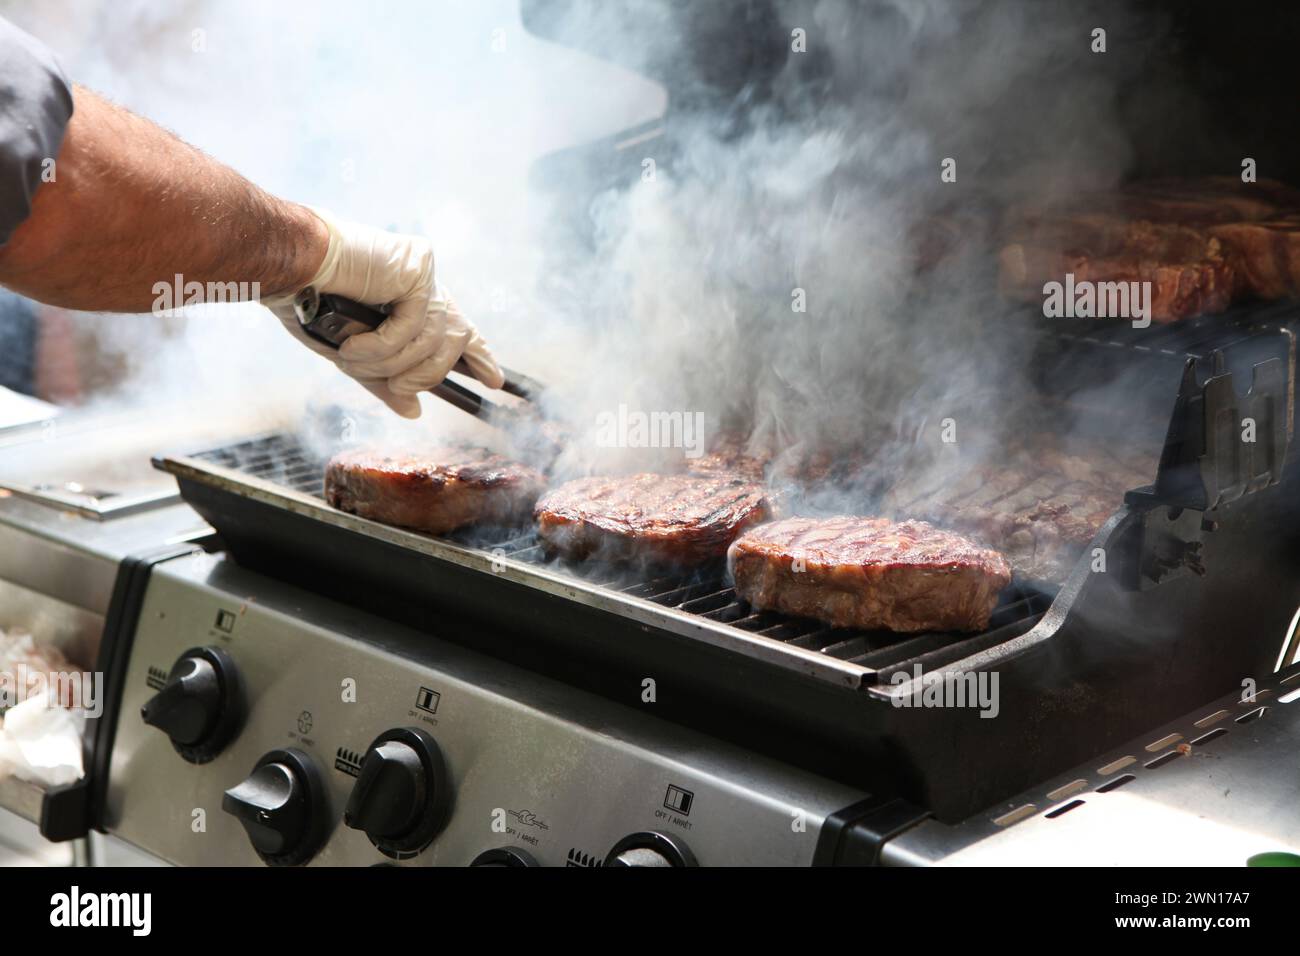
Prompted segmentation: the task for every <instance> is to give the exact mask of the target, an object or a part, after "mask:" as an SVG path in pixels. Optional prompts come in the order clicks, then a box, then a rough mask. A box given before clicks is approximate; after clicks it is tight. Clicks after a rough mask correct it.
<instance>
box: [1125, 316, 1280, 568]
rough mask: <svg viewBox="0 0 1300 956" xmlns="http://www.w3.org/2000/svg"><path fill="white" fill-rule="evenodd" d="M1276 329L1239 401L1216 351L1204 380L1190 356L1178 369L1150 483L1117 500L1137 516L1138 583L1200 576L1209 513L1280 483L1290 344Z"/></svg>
mask: <svg viewBox="0 0 1300 956" xmlns="http://www.w3.org/2000/svg"><path fill="white" fill-rule="evenodd" d="M1278 332H1279V334H1278V336H1277V338H1276V339H1275V340H1274V341H1275V343H1276V351H1277V353H1278V354H1275V355H1274V356H1273V357H1271V358H1268V359H1265V360H1264V361H1261V362H1258V363H1256V364H1254V365H1253V366H1252V368H1251V383H1250V389H1249V391H1247V392H1246V394H1245V395H1244V396H1241V397H1238V395H1237V392H1236V389H1235V387H1234V383H1233V375H1232V373H1231V372H1229V371H1228V369H1227V363H1226V360H1225V357H1224V353H1223V352H1222V351H1215V352H1213V353H1212V354H1211V355H1210V357H1209V364H1210V370H1209V374H1208V375H1207V377H1206V378H1205V381H1204V382H1202V381H1200V376H1199V375H1198V361H1197V359H1195V358H1189V359H1188V360H1187V363H1186V365H1185V366H1184V367H1183V375H1182V380H1181V382H1180V383H1179V388H1178V397H1177V399H1176V401H1175V402H1174V411H1173V415H1172V417H1171V419H1170V422H1169V430H1168V432H1167V433H1166V437H1165V444H1164V449H1163V450H1162V452H1161V455H1160V465H1159V467H1158V469H1157V471H1156V480H1155V483H1154V484H1153V485H1148V486H1146V487H1143V488H1138V489H1135V490H1133V491H1130V492H1129V493H1128V494H1127V495H1126V496H1125V502H1126V503H1127V504H1128V505H1129V506H1130V507H1131V508H1133V509H1134V510H1135V511H1137V512H1139V513H1140V514H1141V516H1142V525H1141V530H1140V533H1139V541H1138V551H1137V554H1138V577H1139V580H1138V582H1137V583H1138V586H1140V587H1150V586H1153V585H1155V584H1159V583H1160V582H1162V581H1164V580H1166V579H1168V578H1170V577H1174V576H1182V575H1185V574H1187V573H1194V574H1198V575H1202V574H1205V566H1204V565H1203V564H1202V563H1201V535H1202V533H1203V532H1205V531H1213V530H1214V529H1215V528H1216V527H1217V522H1216V521H1215V519H1214V518H1212V517H1210V514H1212V513H1213V512H1214V511H1215V509H1217V508H1219V507H1220V506H1221V505H1224V504H1228V503H1230V502H1233V501H1236V500H1237V499H1239V498H1241V497H1242V496H1243V495H1247V494H1252V493H1254V492H1257V491H1260V490H1262V489H1264V488H1267V487H1268V486H1270V485H1274V484H1277V483H1278V482H1279V481H1281V479H1282V469H1283V465H1284V462H1285V461H1286V454H1287V448H1288V445H1289V443H1290V439H1291V433H1292V428H1293V424H1292V418H1293V409H1294V401H1295V339H1294V336H1293V335H1292V333H1291V332H1290V331H1289V330H1286V329H1279V330H1278Z"/></svg>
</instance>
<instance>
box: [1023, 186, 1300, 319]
mask: <svg viewBox="0 0 1300 956" xmlns="http://www.w3.org/2000/svg"><path fill="white" fill-rule="evenodd" d="M1298 216H1300V191H1297V190H1294V189H1291V188H1290V187H1287V186H1284V185H1282V184H1281V183H1277V182H1269V181H1261V182H1258V183H1251V184H1243V183H1242V182H1240V180H1238V179H1237V178H1236V177H1230V176H1229V177H1202V178H1200V179H1187V180H1159V181H1155V182H1149V183H1139V184H1135V185H1131V186H1128V187H1125V188H1124V189H1123V190H1121V191H1120V192H1117V193H1103V194H1097V193H1092V194H1089V195H1086V196H1082V197H1079V198H1078V199H1077V200H1075V201H1072V202H1071V203H1069V204H1066V205H1058V206H1055V207H1040V208H1035V207H1032V206H1023V207H1019V208H1016V209H1013V210H1012V211H1011V213H1010V215H1009V216H1008V218H1007V223H1008V224H1007V226H1006V232H1007V237H1008V243H1007V245H1006V246H1005V247H1004V248H1003V249H1002V253H1001V256H1000V267H1001V272H1000V285H1001V288H1002V291H1003V294H1004V295H1006V296H1008V297H1009V298H1015V299H1020V300H1024V301H1032V302H1041V301H1042V296H1043V285H1044V284H1045V283H1047V282H1050V281H1057V282H1059V281H1062V279H1063V277H1064V275H1065V274H1066V273H1067V272H1068V273H1073V275H1074V277H1075V282H1076V283H1078V282H1079V281H1082V280H1085V279H1086V280H1090V281H1093V282H1098V283H1101V282H1135V281H1136V282H1150V283H1151V299H1152V318H1153V319H1154V320H1155V321H1157V322H1172V321H1175V320H1178V319H1181V318H1185V317H1187V316H1192V315H1198V314H1202V313H1213V312H1221V311H1223V310H1224V309H1226V308H1227V307H1228V306H1229V305H1230V304H1231V303H1232V302H1234V301H1237V300H1238V299H1240V298H1242V297H1247V296H1254V297H1256V298H1260V299H1278V298H1282V297H1284V296H1288V295H1297V294H1300V220H1298V219H1297V217H1298Z"/></svg>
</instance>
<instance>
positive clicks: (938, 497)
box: [883, 440, 1155, 583]
mask: <svg viewBox="0 0 1300 956" xmlns="http://www.w3.org/2000/svg"><path fill="white" fill-rule="evenodd" d="M1154 474H1155V462H1154V459H1152V460H1149V461H1148V460H1147V459H1146V458H1145V457H1144V456H1141V455H1129V456H1125V457H1120V456H1117V455H1114V454H1112V453H1110V452H1108V451H1107V450H1105V449H1103V448H1095V449H1092V450H1091V452H1090V454H1089V456H1088V457H1087V458H1083V457H1079V456H1075V455H1067V454H1063V453H1062V452H1060V451H1057V450H1054V449H1051V448H1050V447H1047V446H1046V440H1044V446H1043V447H1037V448H1033V449H1008V451H1007V456H1006V460H1004V461H1000V462H998V463H997V464H992V465H986V466H983V467H963V468H962V469H961V470H960V473H950V472H948V471H947V470H946V469H935V470H934V471H933V472H932V473H931V474H929V475H928V476H927V477H926V478H925V479H923V480H921V481H919V482H917V481H910V480H909V481H903V482H900V483H899V484H898V485H896V486H895V487H894V488H892V489H891V490H890V492H889V493H888V494H887V495H886V496H885V500H884V507H883V510H884V512H885V513H886V514H892V515H895V516H907V517H917V518H921V519H924V520H926V521H933V522H934V523H935V524H938V525H941V526H942V527H945V528H951V529H953V530H955V531H958V532H961V533H962V534H966V535H969V536H970V537H972V538H973V539H975V540H976V541H979V542H980V543H981V544H984V545H987V546H988V547H991V548H995V549H996V550H997V551H998V552H999V553H1001V554H1003V555H1005V556H1006V559H1007V561H1009V562H1010V564H1011V567H1012V568H1013V569H1014V570H1015V572H1016V574H1017V575H1018V576H1020V577H1022V578H1026V579H1030V580H1036V581H1044V582H1051V583H1059V582H1061V581H1063V580H1064V579H1065V577H1066V576H1067V575H1068V574H1069V573H1070V571H1071V569H1072V568H1073V567H1074V564H1075V562H1076V561H1077V560H1078V559H1079V556H1080V555H1081V554H1082V552H1083V550H1084V548H1085V547H1086V546H1087V545H1088V543H1089V542H1090V541H1092V539H1093V537H1094V536H1095V535H1096V534H1097V532H1098V531H1099V530H1101V526H1102V525H1103V524H1105V522H1106V519H1108V518H1109V517H1110V516H1111V515H1112V514H1114V512H1115V510H1116V509H1117V508H1118V507H1119V506H1120V504H1121V503H1122V502H1123V499H1124V492H1125V491H1127V490H1129V489H1130V488H1136V487H1139V486H1141V485H1143V484H1146V483H1148V482H1150V481H1151V479H1152V477H1153V476H1154Z"/></svg>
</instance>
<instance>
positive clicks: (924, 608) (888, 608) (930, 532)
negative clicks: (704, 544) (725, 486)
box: [727, 517, 1011, 631]
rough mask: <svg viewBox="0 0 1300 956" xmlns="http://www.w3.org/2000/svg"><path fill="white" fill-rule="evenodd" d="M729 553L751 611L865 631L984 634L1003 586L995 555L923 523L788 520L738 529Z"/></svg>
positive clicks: (1006, 572) (1006, 578)
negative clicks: (768, 611)
mask: <svg viewBox="0 0 1300 956" xmlns="http://www.w3.org/2000/svg"><path fill="white" fill-rule="evenodd" d="M727 559H728V564H729V566H730V569H731V573H732V576H733V577H734V578H735V584H736V592H737V593H738V594H740V596H741V597H743V598H744V599H745V600H746V601H748V602H749V603H750V604H752V605H753V606H754V607H758V608H763V609H765V610H773V611H781V612H783V613H785V614H797V615H801V616H803V617H814V618H817V619H819V620H822V621H825V622H826V623H828V624H833V625H835V626H836V627H855V628H864V629H868V630H875V629H878V628H884V629H888V630H891V631H982V630H984V629H985V628H987V627H988V623H989V615H990V614H992V612H993V608H994V606H995V605H996V604H997V600H998V592H1000V591H1001V590H1002V589H1003V588H1004V587H1006V586H1007V585H1008V584H1010V583H1011V569H1010V568H1009V567H1007V563H1006V561H1004V560H1003V558H1002V556H1001V555H1000V554H998V553H997V552H996V551H991V550H989V549H987V548H982V547H980V546H979V545H977V544H975V543H974V542H972V541H970V540H968V539H966V538H963V537H961V536H960V535H956V534H953V533H951V532H948V531H941V530H939V529H938V528H935V527H933V526H932V525H929V524H926V523H925V522H924V521H904V522H901V523H895V522H893V521H889V520H888V519H885V518H861V517H838V518H786V519H784V520H782V521H774V522H772V523H771V524H765V525H761V526H760V527H757V528H754V529H753V530H751V531H748V532H746V533H745V534H743V535H741V536H740V537H739V538H737V539H736V542H735V543H734V544H733V545H732V546H731V548H730V550H729V551H728V552H727Z"/></svg>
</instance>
